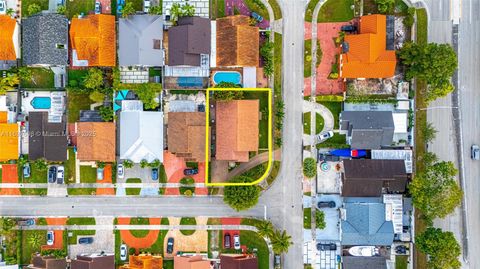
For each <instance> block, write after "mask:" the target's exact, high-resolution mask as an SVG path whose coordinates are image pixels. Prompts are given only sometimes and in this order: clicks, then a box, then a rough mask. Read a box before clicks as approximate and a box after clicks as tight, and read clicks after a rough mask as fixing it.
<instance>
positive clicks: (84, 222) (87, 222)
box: [67, 218, 96, 225]
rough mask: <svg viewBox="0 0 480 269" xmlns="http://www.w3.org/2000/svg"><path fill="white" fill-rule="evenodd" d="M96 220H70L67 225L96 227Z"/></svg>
mask: <svg viewBox="0 0 480 269" xmlns="http://www.w3.org/2000/svg"><path fill="white" fill-rule="evenodd" d="M95 224H96V222H95V218H68V220H67V225H95Z"/></svg>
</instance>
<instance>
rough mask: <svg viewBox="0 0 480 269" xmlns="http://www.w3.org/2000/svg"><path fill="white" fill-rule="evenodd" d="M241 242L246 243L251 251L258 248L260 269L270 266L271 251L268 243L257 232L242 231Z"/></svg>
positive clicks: (266, 268)
mask: <svg viewBox="0 0 480 269" xmlns="http://www.w3.org/2000/svg"><path fill="white" fill-rule="evenodd" d="M240 244H242V245H246V246H247V248H248V250H249V251H253V249H254V248H256V249H257V257H258V269H268V268H269V252H268V247H267V243H265V240H264V239H263V238H262V237H260V236H259V235H258V234H257V233H256V232H252V231H240Z"/></svg>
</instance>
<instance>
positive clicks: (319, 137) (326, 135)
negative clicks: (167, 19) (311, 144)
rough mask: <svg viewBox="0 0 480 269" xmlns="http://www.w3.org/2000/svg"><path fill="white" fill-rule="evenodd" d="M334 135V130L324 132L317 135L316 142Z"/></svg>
mask: <svg viewBox="0 0 480 269" xmlns="http://www.w3.org/2000/svg"><path fill="white" fill-rule="evenodd" d="M331 137H333V131H328V132H323V133H320V134H318V135H316V136H315V143H320V142H323V141H325V140H327V139H329V138H331Z"/></svg>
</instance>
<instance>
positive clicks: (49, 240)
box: [47, 231, 55, 246]
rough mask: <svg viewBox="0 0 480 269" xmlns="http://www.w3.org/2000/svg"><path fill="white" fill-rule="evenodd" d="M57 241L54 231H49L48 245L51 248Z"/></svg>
mask: <svg viewBox="0 0 480 269" xmlns="http://www.w3.org/2000/svg"><path fill="white" fill-rule="evenodd" d="M54 241H55V234H54V233H53V231H48V232H47V245H49V246H51V245H53V242H54Z"/></svg>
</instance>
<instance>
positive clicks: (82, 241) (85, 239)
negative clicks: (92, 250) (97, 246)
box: [78, 237, 93, 245]
mask: <svg viewBox="0 0 480 269" xmlns="http://www.w3.org/2000/svg"><path fill="white" fill-rule="evenodd" d="M78 243H79V244H82V245H86V244H91V243H93V237H82V238H80V239H78Z"/></svg>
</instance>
